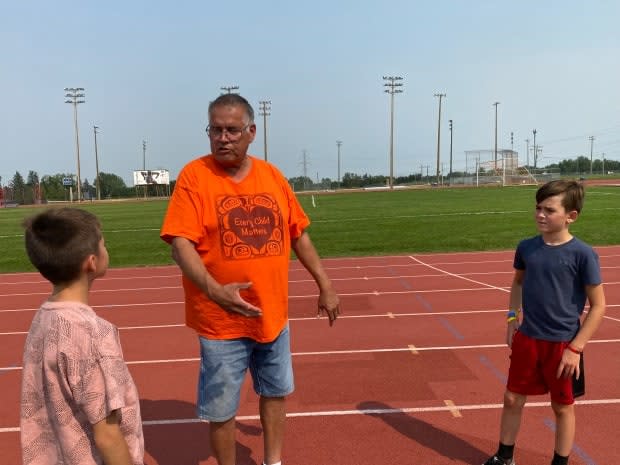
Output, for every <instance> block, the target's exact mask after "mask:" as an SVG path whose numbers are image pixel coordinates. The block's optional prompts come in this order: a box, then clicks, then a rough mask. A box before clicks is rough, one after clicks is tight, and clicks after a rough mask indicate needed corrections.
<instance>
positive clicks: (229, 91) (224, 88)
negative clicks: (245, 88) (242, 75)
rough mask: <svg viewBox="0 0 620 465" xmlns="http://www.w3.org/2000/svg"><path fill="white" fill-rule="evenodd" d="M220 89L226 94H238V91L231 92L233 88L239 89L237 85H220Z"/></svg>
mask: <svg viewBox="0 0 620 465" xmlns="http://www.w3.org/2000/svg"><path fill="white" fill-rule="evenodd" d="M220 90H225V91H226V92H225V93H226V94H238V93H239V92H233V90H239V86H222V87H220ZM222 93H224V92H222Z"/></svg>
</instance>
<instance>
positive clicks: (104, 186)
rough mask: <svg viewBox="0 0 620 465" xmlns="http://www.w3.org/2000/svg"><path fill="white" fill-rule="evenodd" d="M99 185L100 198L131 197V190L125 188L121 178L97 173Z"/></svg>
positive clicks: (110, 174)
mask: <svg viewBox="0 0 620 465" xmlns="http://www.w3.org/2000/svg"><path fill="white" fill-rule="evenodd" d="M99 182H100V183H101V187H100V189H101V198H112V197H115V198H119V197H128V196H131V195H132V191H131V189H129V188H128V187H127V185H126V184H125V181H123V178H121V177H120V176H118V175H116V174H112V173H104V172H101V173H99Z"/></svg>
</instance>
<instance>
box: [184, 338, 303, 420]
mask: <svg viewBox="0 0 620 465" xmlns="http://www.w3.org/2000/svg"><path fill="white" fill-rule="evenodd" d="M199 340H200V359H201V363H200V374H199V377H198V403H197V404H198V405H197V406H196V415H197V416H198V418H200V419H202V420H209V421H215V422H222V421H226V420H229V419H230V418H232V417H234V416H235V414H236V413H237V410H238V409H239V399H240V393H241V386H242V385H243V381H244V379H245V374H246V372H247V370H248V368H249V369H250V373H251V374H252V380H253V382H254V391H255V392H256V394H258V395H259V396H263V397H284V396H286V395H288V394H290V393H291V392H293V389H294V383H293V363H292V359H291V348H290V337H289V329H288V326H286V327H285V328H284V329H283V330H282V332H281V333H280V334H279V335H278V337H277V338H276V339H275V340H274V341H272V342H268V343H260V342H256V341H254V340H252V339H249V338H241V339H207V338H205V337H202V336H199Z"/></svg>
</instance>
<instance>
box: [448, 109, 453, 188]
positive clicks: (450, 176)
mask: <svg viewBox="0 0 620 465" xmlns="http://www.w3.org/2000/svg"><path fill="white" fill-rule="evenodd" d="M448 122H449V123H450V173H449V174H448V184H450V185H452V120H448Z"/></svg>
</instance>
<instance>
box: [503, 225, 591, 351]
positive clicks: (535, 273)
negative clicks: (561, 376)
mask: <svg viewBox="0 0 620 465" xmlns="http://www.w3.org/2000/svg"><path fill="white" fill-rule="evenodd" d="M514 267H515V268H516V269H517V270H525V273H524V277H523V292H522V297H523V301H522V305H523V315H524V316H523V323H522V325H521V327H520V328H519V330H520V331H522V332H523V333H524V334H526V335H527V336H530V337H533V338H536V339H543V340H546V341H570V340H572V339H573V338H574V337H575V334H577V331H578V330H579V325H580V321H579V317H580V315H581V314H582V312H583V308H584V306H585V303H586V298H587V296H586V286H587V285H597V284H600V283H601V271H600V266H599V261H598V255H597V254H596V252H595V251H594V250H593V249H592V247H590V246H589V245H588V244H586V243H585V242H582V241H580V240H579V239H577V238H576V237H573V238H572V239H571V240H570V241H568V242H566V243H564V244H561V245H547V244H545V243H544V241H543V239H542V236H536V237H532V238H530V239H525V240H523V241H521V242H520V243H519V245H518V246H517V251H516V253H515V259H514Z"/></svg>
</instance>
